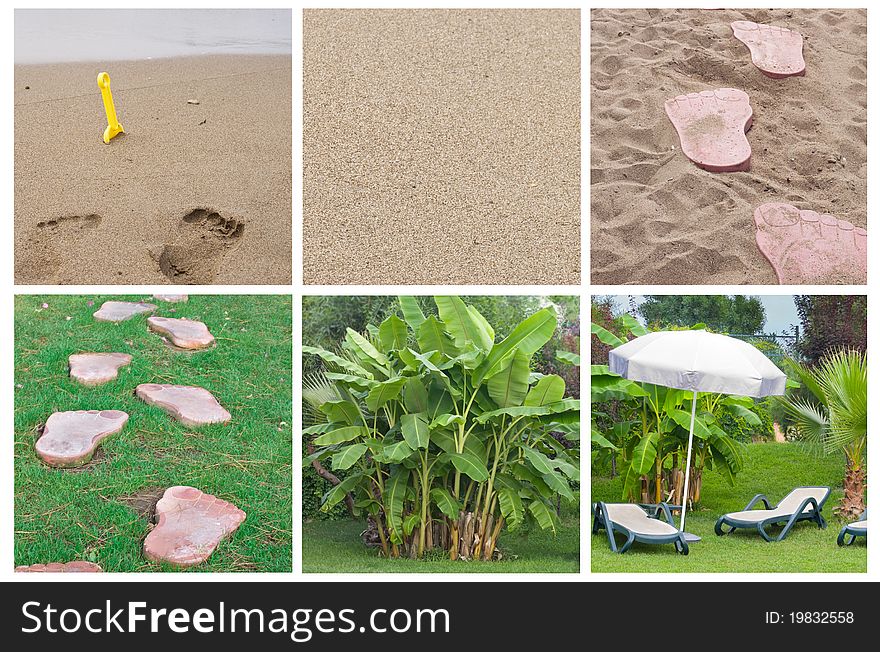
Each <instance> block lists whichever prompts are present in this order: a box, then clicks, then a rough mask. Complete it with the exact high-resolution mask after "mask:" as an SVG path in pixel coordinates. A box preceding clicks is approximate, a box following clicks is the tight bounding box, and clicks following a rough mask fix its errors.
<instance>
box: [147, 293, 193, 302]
mask: <svg viewBox="0 0 880 652" xmlns="http://www.w3.org/2000/svg"><path fill="white" fill-rule="evenodd" d="M153 298H154V299H156V300H158V301H165V302H167V303H184V302H186V301H189V295H188V294H154V295H153Z"/></svg>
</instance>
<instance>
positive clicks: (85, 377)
mask: <svg viewBox="0 0 880 652" xmlns="http://www.w3.org/2000/svg"><path fill="white" fill-rule="evenodd" d="M67 361H68V364H69V365H70V377H71V378H73V379H74V380H76V381H77V382H79V383H81V384H83V385H88V386H90V387H94V386H95V385H102V384H104V383H109V382H110V381H111V380H116V378H117V376H118V375H119V368H120V367H124V366H125V365H127V364H129V363H130V362H131V356H130V355H128V354H127V353H75V354H74V355H72V356H70V357H69V358H68V359H67Z"/></svg>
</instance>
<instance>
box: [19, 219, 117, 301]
mask: <svg viewBox="0 0 880 652" xmlns="http://www.w3.org/2000/svg"><path fill="white" fill-rule="evenodd" d="M100 225H101V216H100V215H95V214H90V215H69V216H64V217H53V218H51V219H48V220H43V221H41V222H37V231H36V233H35V234H34V235H32V236H31V238H30V242H29V243H28V249H29V255H27V256H26V257H21V258H20V259H19V257H18V256H16V266H15V280H16V282H17V283H23V284H29V283H45V282H52V281H54V280H55V275H56V273H57V272H58V269H59V268H60V267H61V264H62V263H63V262H64V258H65V252H70V251H76V250H78V249H79V244H80V242H81V241H82V240H83V239H84V238H86V237H88V236H89V235H90V234H91V233H92V232H93V231H94V230H95V229H97V228H98V227H99V226H100Z"/></svg>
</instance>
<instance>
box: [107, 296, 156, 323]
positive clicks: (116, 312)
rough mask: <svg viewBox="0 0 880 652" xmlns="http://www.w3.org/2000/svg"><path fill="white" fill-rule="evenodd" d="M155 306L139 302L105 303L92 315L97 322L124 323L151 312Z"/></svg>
mask: <svg viewBox="0 0 880 652" xmlns="http://www.w3.org/2000/svg"><path fill="white" fill-rule="evenodd" d="M156 308H157V306H156V305H155V304H152V303H144V302H143V301H139V302H137V303H134V302H132V301H105V302H104V303H103V304H102V305H101V307H100V308H98V310H97V312H95V314H94V315H93V316H94V318H95V319H97V320H98V321H125V320H126V319H131V318H132V317H134V316H135V315H140V314H142V313H145V312H153V311H154V310H156Z"/></svg>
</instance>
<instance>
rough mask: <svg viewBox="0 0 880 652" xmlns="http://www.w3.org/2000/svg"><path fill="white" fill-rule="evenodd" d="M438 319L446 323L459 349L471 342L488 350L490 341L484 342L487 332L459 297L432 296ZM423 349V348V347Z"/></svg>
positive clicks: (490, 344) (479, 347)
mask: <svg viewBox="0 0 880 652" xmlns="http://www.w3.org/2000/svg"><path fill="white" fill-rule="evenodd" d="M434 303H436V304H437V311H438V312H439V313H440V320H441V321H442V322H443V323H444V324H445V325H446V330H448V331H449V333H450V335H452V337H453V339H454V340H455V346H456V347H458V348H459V349H465V348H467V345H468V344H471V345H473V346H475V347H477V348H478V349H482V350H484V351H488V350H489V348H491V346H492V343H491V342H489V343H488V346H487V344H486V338H487V333H486V332H485V331H484V330H483V328H482V327H481V326H480V325H479V324H477V322H476V320H475V319H474V316H473V314H471V312H470V311H469V310H468V308H467V306H466V305H465V303H464V301H462V300H461V299H460V298H459V297H434ZM423 350H424V349H423Z"/></svg>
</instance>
